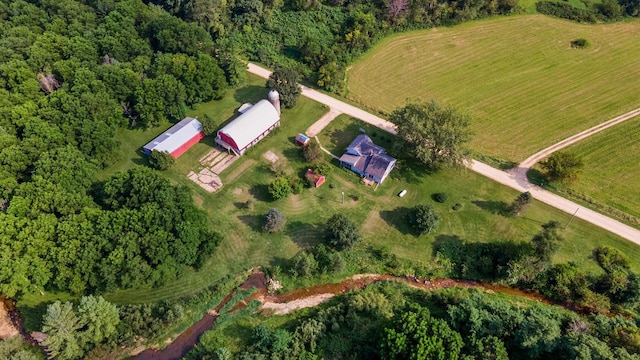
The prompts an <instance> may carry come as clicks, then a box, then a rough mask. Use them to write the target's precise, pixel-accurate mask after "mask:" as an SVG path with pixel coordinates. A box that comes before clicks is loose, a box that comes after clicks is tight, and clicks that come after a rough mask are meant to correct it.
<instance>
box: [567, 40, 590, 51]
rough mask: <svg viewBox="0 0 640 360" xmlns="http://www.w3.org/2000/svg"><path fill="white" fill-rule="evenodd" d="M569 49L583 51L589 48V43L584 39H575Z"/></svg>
mask: <svg viewBox="0 0 640 360" xmlns="http://www.w3.org/2000/svg"><path fill="white" fill-rule="evenodd" d="M571 47H572V48H576V49H584V48H587V47H589V41H588V40H587V39H585V38H580V39H575V40H573V41H571Z"/></svg>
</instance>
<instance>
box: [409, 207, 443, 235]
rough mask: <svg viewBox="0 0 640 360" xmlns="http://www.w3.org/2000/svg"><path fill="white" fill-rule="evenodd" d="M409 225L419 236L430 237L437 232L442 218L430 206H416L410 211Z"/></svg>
mask: <svg viewBox="0 0 640 360" xmlns="http://www.w3.org/2000/svg"><path fill="white" fill-rule="evenodd" d="M408 215H409V216H408V217H409V219H408V220H409V224H411V227H413V230H414V231H415V232H416V234H418V235H428V234H430V233H431V232H433V231H435V230H436V228H437V227H438V224H439V223H440V217H439V216H438V214H436V210H435V209H434V208H433V206H431V205H428V204H421V205H416V206H415V207H413V208H411V209H409V213H408Z"/></svg>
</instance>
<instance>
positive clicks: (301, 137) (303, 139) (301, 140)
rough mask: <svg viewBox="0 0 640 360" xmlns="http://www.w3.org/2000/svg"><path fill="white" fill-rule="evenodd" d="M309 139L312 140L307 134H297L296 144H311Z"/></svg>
mask: <svg viewBox="0 0 640 360" xmlns="http://www.w3.org/2000/svg"><path fill="white" fill-rule="evenodd" d="M309 141H311V139H310V138H309V137H308V136H307V135H305V134H298V135H296V145H298V146H307V145H309Z"/></svg>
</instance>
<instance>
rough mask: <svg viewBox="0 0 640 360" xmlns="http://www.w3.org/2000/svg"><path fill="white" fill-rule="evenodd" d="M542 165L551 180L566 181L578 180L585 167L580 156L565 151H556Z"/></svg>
mask: <svg viewBox="0 0 640 360" xmlns="http://www.w3.org/2000/svg"><path fill="white" fill-rule="evenodd" d="M540 165H542V168H543V169H544V170H545V172H546V175H547V178H548V179H549V180H550V181H560V182H564V183H570V182H572V181H574V180H576V179H577V178H578V174H579V173H580V171H581V170H582V167H583V163H582V160H581V159H580V158H579V157H578V156H576V155H575V154H573V153H570V152H565V151H558V152H554V153H553V154H551V156H549V157H548V158H547V159H546V160H545V161H543V162H541V163H540Z"/></svg>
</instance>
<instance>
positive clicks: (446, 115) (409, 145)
mask: <svg viewBox="0 0 640 360" xmlns="http://www.w3.org/2000/svg"><path fill="white" fill-rule="evenodd" d="M389 120H390V121H391V122H393V123H394V124H396V125H397V126H398V140H399V141H398V142H397V143H396V150H397V151H398V152H399V153H407V154H410V155H411V156H413V157H415V158H416V159H417V160H418V161H419V162H421V163H423V164H425V165H427V166H428V167H430V168H432V169H435V168H438V167H440V166H452V165H461V164H462V163H463V162H464V160H465V159H466V157H467V155H468V150H467V149H466V147H465V144H466V143H467V142H468V141H469V140H470V139H471V131H470V130H469V124H470V123H471V117H470V116H469V115H468V114H466V113H463V112H460V111H459V110H456V109H454V108H452V107H443V106H441V105H440V104H438V103H436V102H435V101H433V100H432V101H431V102H428V103H423V102H410V103H408V104H407V105H405V106H404V107H401V108H398V109H396V110H394V111H393V112H392V113H391V115H390V116H389Z"/></svg>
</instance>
